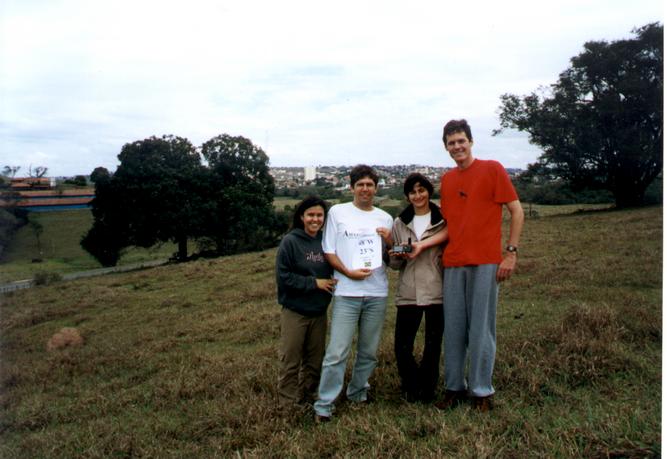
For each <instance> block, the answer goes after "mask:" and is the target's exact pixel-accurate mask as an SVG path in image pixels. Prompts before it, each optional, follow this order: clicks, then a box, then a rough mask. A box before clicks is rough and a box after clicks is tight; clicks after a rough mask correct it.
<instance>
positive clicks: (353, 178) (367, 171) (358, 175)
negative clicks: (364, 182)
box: [350, 164, 380, 186]
mask: <svg viewBox="0 0 667 459" xmlns="http://www.w3.org/2000/svg"><path fill="white" fill-rule="evenodd" d="M364 177H368V178H370V179H371V180H373V182H374V183H375V185H376V186H377V184H378V180H380V177H379V176H378V175H377V173H376V172H375V170H374V169H373V168H372V167H371V166H367V165H366V164H357V165H356V166H354V167H353V168H352V170H351V171H350V185H352V186H354V184H355V183H357V182H358V181H359V180H361V179H362V178H364Z"/></svg>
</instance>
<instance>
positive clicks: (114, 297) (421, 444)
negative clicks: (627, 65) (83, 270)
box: [0, 207, 662, 458]
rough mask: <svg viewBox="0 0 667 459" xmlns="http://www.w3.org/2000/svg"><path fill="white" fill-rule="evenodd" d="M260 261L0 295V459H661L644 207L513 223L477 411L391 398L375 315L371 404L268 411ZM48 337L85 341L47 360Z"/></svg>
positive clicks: (265, 255)
mask: <svg viewBox="0 0 667 459" xmlns="http://www.w3.org/2000/svg"><path fill="white" fill-rule="evenodd" d="M274 256H275V251H274V250H268V251H265V252H259V253H253V254H245V255H240V256H233V257H223V258H218V259H213V260H200V261H195V262H190V263H184V264H180V265H171V266H164V267H159V268H154V269H151V270H145V271H140V272H133V273H125V274H116V275H110V276H105V277H100V278H95V279H87V280H80V281H72V282H66V283H64V282H63V283H58V284H54V285H51V286H45V287H37V288H34V289H30V290H25V291H19V292H15V293H13V294H10V295H7V296H4V297H0V355H1V357H2V358H1V360H0V362H1V367H0V369H1V372H0V375H1V378H0V384H1V386H0V387H2V391H1V392H0V403H1V406H2V415H1V416H2V417H1V419H0V457H3V458H25V457H49V458H73V457H230V456H234V457H262V458H266V457H512V458H522V457H600V458H602V457H659V456H660V455H661V437H660V429H661V424H660V415H661V401H660V396H661V373H662V372H661V340H662V328H661V323H662V312H661V294H662V291H661V270H662V208H661V207H655V208H643V209H637V210H628V211H617V212H610V211H604V212H590V213H575V214H570V215H555V216H552V217H543V218H537V219H531V220H528V221H527V222H526V227H525V230H524V237H523V240H522V244H521V253H520V257H519V260H520V261H519V270H518V273H517V275H516V276H515V277H513V279H512V280H511V281H509V282H508V283H506V284H504V285H503V286H502V289H501V300H500V306H499V313H498V357H497V365H496V372H495V386H496V389H497V391H498V392H497V394H496V409H495V410H494V411H492V412H491V413H490V414H480V413H477V412H475V411H472V410H471V409H470V408H468V407H461V408H458V409H456V410H454V411H451V412H446V413H444V412H440V411H438V410H437V409H435V408H434V407H432V406H430V405H422V404H409V403H407V402H404V401H402V400H401V398H400V396H399V380H398V375H397V371H396V365H395V359H394V355H393V327H394V321H395V308H394V307H393V306H390V308H389V309H388V313H387V320H386V323H385V329H384V332H383V338H382V342H381V345H380V351H379V366H378V368H377V369H376V371H375V373H374V376H373V377H372V379H371V385H372V393H373V397H374V399H375V401H374V402H373V403H372V404H370V405H368V406H364V407H361V408H359V407H356V406H350V405H349V404H348V403H345V402H341V403H339V405H338V411H337V413H336V414H337V416H336V417H335V419H334V421H332V422H331V423H329V424H325V425H316V424H314V422H313V419H312V414H310V413H307V412H305V413H291V414H289V415H284V414H283V413H281V412H280V411H279V410H278V408H277V406H276V402H277V394H276V383H277V377H278V369H279V361H278V339H279V315H280V314H279V307H278V306H277V304H276V300H275V283H274V273H273V263H274ZM390 281H391V284H392V285H391V288H392V289H393V286H394V285H395V274H394V273H392V276H391V278H390ZM390 298H391V297H390ZM65 326H69V327H76V328H78V329H79V330H80V332H81V334H82V335H83V338H84V340H85V343H84V344H83V345H82V346H80V347H71V348H66V349H64V350H60V351H53V352H48V351H47V350H46V348H45V346H46V343H47V340H48V339H49V337H51V335H52V334H54V333H55V332H57V331H58V330H59V329H60V328H61V327H65ZM418 342H420V343H421V342H422V337H421V336H420V337H419V338H418Z"/></svg>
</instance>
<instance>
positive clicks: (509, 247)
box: [505, 245, 519, 253]
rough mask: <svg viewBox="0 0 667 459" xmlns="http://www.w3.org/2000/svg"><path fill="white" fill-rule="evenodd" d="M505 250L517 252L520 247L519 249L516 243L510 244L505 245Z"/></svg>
mask: <svg viewBox="0 0 667 459" xmlns="http://www.w3.org/2000/svg"><path fill="white" fill-rule="evenodd" d="M505 250H507V251H508V252H509V253H517V252H518V251H519V249H517V247H516V246H514V245H508V246H507V247H505Z"/></svg>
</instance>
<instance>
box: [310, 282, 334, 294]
mask: <svg viewBox="0 0 667 459" xmlns="http://www.w3.org/2000/svg"><path fill="white" fill-rule="evenodd" d="M315 282H316V283H317V288H319V289H320V290H324V291H326V292H329V293H333V291H334V288H335V287H336V282H338V280H337V279H315Z"/></svg>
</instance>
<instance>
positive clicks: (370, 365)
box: [314, 296, 387, 416]
mask: <svg viewBox="0 0 667 459" xmlns="http://www.w3.org/2000/svg"><path fill="white" fill-rule="evenodd" d="M386 310H387V297H351V296H336V297H334V302H333V312H332V315H331V331H330V336H329V344H328V345H327V351H326V354H325V356H324V361H323V362H322V375H321V377H320V387H319V399H318V400H317V401H316V402H315V406H314V407H315V413H317V414H318V415H320V416H331V414H332V412H333V404H334V401H335V400H336V398H337V397H338V395H339V394H340V393H341V391H342V390H343V382H344V380H345V367H346V366H347V357H348V356H349V354H350V349H351V347H352V339H353V337H354V334H355V332H356V331H357V330H358V332H359V336H358V338H357V355H356V358H355V361H354V367H353V368H352V377H351V379H350V382H349V384H348V385H347V398H348V399H349V400H352V401H355V402H363V401H365V400H366V398H367V394H368V389H369V388H370V384H368V378H369V377H370V376H371V373H373V370H374V369H375V366H376V365H377V358H376V352H377V348H378V345H379V344H380V336H381V335H382V325H383V324H384V316H385V312H386Z"/></svg>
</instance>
